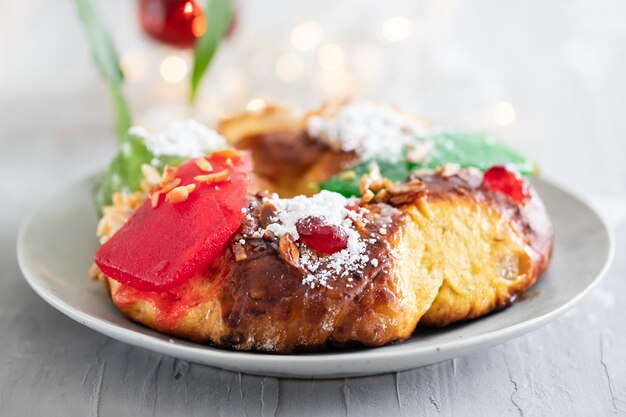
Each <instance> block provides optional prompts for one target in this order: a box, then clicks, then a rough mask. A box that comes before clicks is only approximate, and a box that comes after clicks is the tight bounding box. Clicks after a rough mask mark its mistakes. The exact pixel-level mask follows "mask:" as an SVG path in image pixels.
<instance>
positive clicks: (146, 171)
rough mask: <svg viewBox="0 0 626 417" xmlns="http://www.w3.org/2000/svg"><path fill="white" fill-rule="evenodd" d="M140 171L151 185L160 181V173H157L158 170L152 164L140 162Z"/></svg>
mask: <svg viewBox="0 0 626 417" xmlns="http://www.w3.org/2000/svg"><path fill="white" fill-rule="evenodd" d="M141 173H142V174H143V177H144V178H145V179H146V181H148V182H149V183H150V184H151V185H154V184H158V183H159V182H161V174H159V171H157V170H156V168H155V167H153V166H152V165H148V164H142V165H141Z"/></svg>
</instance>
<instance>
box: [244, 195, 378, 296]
mask: <svg viewBox="0 0 626 417" xmlns="http://www.w3.org/2000/svg"><path fill="white" fill-rule="evenodd" d="M271 201H272V202H273V203H274V204H275V205H276V207H277V209H278V210H277V212H276V215H275V216H274V218H272V219H271V221H272V223H270V224H269V225H267V226H266V228H265V229H259V230H257V231H255V232H254V233H253V235H252V237H261V236H264V235H265V234H266V233H267V232H270V233H272V234H273V235H274V236H276V237H278V238H280V237H281V236H283V235H285V234H287V233H289V234H290V235H291V236H292V237H293V239H294V240H295V241H297V240H298V238H299V234H298V230H297V227H296V224H297V223H298V221H299V220H301V219H303V218H306V217H309V216H316V217H320V218H322V219H323V220H324V223H326V224H328V225H332V226H336V227H338V228H340V229H341V231H342V232H344V233H345V234H346V236H347V237H348V240H347V246H346V248H345V249H342V250H340V251H338V252H335V253H333V254H331V255H321V254H319V253H317V252H316V251H314V250H312V249H311V248H309V247H308V246H307V245H306V244H304V243H301V242H297V246H298V249H299V251H300V266H301V267H302V268H303V269H304V271H305V273H306V275H305V277H304V279H303V281H302V283H303V284H305V285H308V286H310V287H311V288H315V287H316V286H318V285H319V286H324V287H327V288H332V282H333V281H334V280H335V279H337V278H340V277H345V276H348V275H350V274H353V273H358V272H360V271H362V270H363V268H364V267H365V266H366V265H367V263H368V262H369V257H368V256H367V255H366V249H367V244H366V242H365V241H363V240H362V239H361V236H360V235H359V232H358V231H357V230H356V229H355V227H354V221H357V220H358V221H360V222H363V221H365V219H364V218H363V217H362V216H363V214H364V213H365V211H366V209H364V208H359V209H357V210H355V209H352V208H348V206H349V205H354V204H355V203H356V201H357V200H355V199H348V198H345V197H344V196H342V195H341V194H338V193H334V192H330V191H321V192H320V193H318V194H315V195H314V196H312V197H305V196H297V197H294V198H280V197H278V196H277V195H276V194H274V195H272V197H271Z"/></svg>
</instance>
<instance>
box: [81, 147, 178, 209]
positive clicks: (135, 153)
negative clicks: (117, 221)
mask: <svg viewBox="0 0 626 417" xmlns="http://www.w3.org/2000/svg"><path fill="white" fill-rule="evenodd" d="M188 159H189V158H187V157H183V156H177V155H159V156H154V154H153V153H152V152H151V151H150V150H149V149H148V147H147V146H146V144H145V143H144V141H143V139H141V138H138V137H135V136H128V138H127V139H126V140H124V143H122V146H121V147H120V150H119V152H118V153H117V155H116V156H115V158H114V159H113V161H111V164H110V165H109V167H108V168H107V170H106V171H104V172H103V173H102V174H101V175H100V177H99V178H98V179H97V180H96V184H95V186H94V190H93V193H94V201H95V204H96V208H97V209H98V212H99V213H100V212H101V210H102V207H103V206H106V205H108V204H111V202H112V196H113V193H116V192H125V193H132V192H135V191H139V190H140V189H141V181H142V180H143V173H142V172H141V166H142V165H143V164H151V165H152V166H154V167H155V168H156V169H157V170H158V171H163V168H164V167H165V165H169V166H178V165H181V164H182V163H183V162H185V161H187V160H188Z"/></svg>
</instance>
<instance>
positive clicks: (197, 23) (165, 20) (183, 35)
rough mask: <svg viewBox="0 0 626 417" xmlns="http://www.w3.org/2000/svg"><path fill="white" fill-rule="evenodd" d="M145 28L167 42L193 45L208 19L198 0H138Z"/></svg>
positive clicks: (141, 20) (185, 45)
mask: <svg viewBox="0 0 626 417" xmlns="http://www.w3.org/2000/svg"><path fill="white" fill-rule="evenodd" d="M139 21H140V23H141V27H142V28H143V30H144V32H146V33H147V34H148V35H150V36H151V37H152V38H154V39H156V40H158V41H160V42H163V43H166V44H168V45H172V46H176V47H180V48H190V47H192V46H193V45H194V44H195V42H196V40H197V39H198V38H199V37H201V36H202V35H203V34H204V32H205V31H206V19H205V17H204V13H203V12H202V9H201V8H200V6H199V5H198V4H197V3H196V1H195V0H139Z"/></svg>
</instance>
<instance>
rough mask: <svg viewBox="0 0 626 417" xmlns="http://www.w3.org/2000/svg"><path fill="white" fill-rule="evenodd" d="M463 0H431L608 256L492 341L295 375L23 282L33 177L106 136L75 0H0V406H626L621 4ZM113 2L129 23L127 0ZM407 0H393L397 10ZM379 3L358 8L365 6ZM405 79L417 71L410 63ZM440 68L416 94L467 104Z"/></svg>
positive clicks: (360, 411) (314, 409) (60, 173)
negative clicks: (576, 296) (545, 320)
mask: <svg viewBox="0 0 626 417" xmlns="http://www.w3.org/2000/svg"><path fill="white" fill-rule="evenodd" d="M242 3H245V4H246V6H245V7H246V9H245V10H248V14H247V15H246V14H245V13H244V16H243V21H244V27H245V25H246V24H248V27H251V28H254V27H255V22H254V19H252V18H251V17H250V15H251V14H252V15H253V16H261V17H263V16H265V17H266V18H267V19H269V17H268V16H275V11H274V12H272V11H271V10H272V8H274V10H276V8H278V0H276V1H267V2H262V1H260V0H257V1H249V2H247V3H246V2H242ZM294 3H295V4H298V2H294ZM426 3H427V5H429V6H432V4H431V3H432V2H426ZM471 3H472V5H471V6H465V7H461V6H459V5H458V4H456V2H454V1H445V2H438V3H437V4H438V6H437V7H439V9H437V10H439V12H440V13H441V10H440V9H442V8H443V9H444V10H445V8H446V7H448V8H450V7H457V8H458V10H456V11H455V13H453V14H454V17H455V19H453V23H454V28H455V29H454V30H453V31H452V32H451V33H452V35H450V34H449V36H452V38H453V39H454V40H455V42H456V46H457V47H458V48H461V49H462V50H463V51H464V53H465V54H466V55H467V56H470V57H472V62H473V64H474V67H475V68H479V69H480V70H481V71H483V72H484V74H487V75H488V77H487V78H489V77H495V78H497V79H498V83H499V84H498V85H499V86H500V89H501V91H505V92H506V94H504V96H505V98H507V99H508V100H510V101H511V102H513V103H514V104H515V106H516V109H517V114H518V118H517V121H516V122H515V123H514V124H513V125H511V126H510V127H508V128H499V129H500V130H499V131H500V133H501V134H502V135H504V136H505V137H507V139H509V140H510V141H512V142H514V143H515V144H516V145H517V146H519V147H521V148H523V149H524V150H525V151H526V152H528V153H529V154H531V155H533V156H535V157H536V158H537V159H538V160H539V162H540V163H541V165H542V166H543V167H544V175H545V176H547V177H549V178H551V179H555V180H556V181H557V182H560V183H562V184H565V185H567V186H568V187H569V188H572V189H576V190H578V191H579V192H581V193H584V194H587V195H588V197H589V198H590V199H591V200H592V202H594V203H595V205H596V206H598V207H599V209H600V210H601V211H602V212H604V214H605V215H606V216H607V218H608V219H609V222H610V223H611V225H612V227H613V228H614V230H615V232H616V236H617V256H616V261H615V263H614V265H613V266H612V267H611V269H610V271H609V273H608V275H607V276H606V277H605V279H604V280H603V281H602V283H601V284H600V285H599V287H598V288H597V289H596V290H595V291H594V292H593V293H592V294H591V295H590V296H588V297H587V298H586V299H585V300H584V301H583V302H582V303H581V304H580V305H579V306H577V307H576V308H575V309H574V310H572V311H570V312H569V313H567V314H566V315H565V316H563V317H562V318H560V319H558V320H557V321H555V322H553V323H552V324H550V325H548V326H546V327H545V328H543V329H541V330H538V331H536V332H534V333H531V334H529V335H526V336H523V337H519V338H517V339H515V340H512V341H510V342H507V343H505V344H503V345H500V346H497V347H495V348H492V349H488V350H485V351H482V352H480V353H475V354H473V355H470V356H466V357H462V358H458V359H454V360H451V361H446V362H443V363H439V364H436V365H432V366H428V367H424V368H420V369H416V370H413V371H408V372H401V373H398V374H390V375H382V376H376V377H368V378H359V379H345V380H332V381H296V380H286V379H276V378H262V377H255V376H248V375H242V374H237V373H231V372H226V371H222V370H219V369H213V368H209V367H205V366H200V365H195V364H191V363H187V362H184V361H180V360H175V359H172V358H169V357H165V356H162V355H159V354H156V353H152V352H149V351H146V350H143V349H139V348H134V347H131V346H129V345H126V344H123V343H120V342H117V341H114V340H112V339H109V338H107V337H105V336H102V335H100V334H98V333H95V332H93V331H91V330H89V329H87V328H85V327H83V326H81V325H80V324H78V323H76V322H74V321H72V320H70V319H69V318H67V317H65V316H63V315H62V314H61V313H59V312H57V311H56V310H54V309H53V308H52V307H50V306H48V305H47V304H46V303H45V302H44V301H42V300H41V299H39V298H38V297H37V296H36V295H35V293H34V292H33V291H32V290H31V289H30V288H29V287H28V285H27V284H26V282H25V281H24V279H23V277H22V275H21V273H20V271H19V269H18V266H17V262H16V259H15V236H16V233H17V229H18V225H19V223H20V221H21V219H22V217H23V215H24V213H25V212H26V211H27V210H28V209H29V208H30V207H31V206H32V205H33V204H34V203H35V202H36V201H37V200H38V199H39V198H40V196H41V194H42V193H43V192H48V191H50V190H53V189H56V188H59V187H61V186H63V184H65V183H66V182H68V181H70V180H73V179H78V178H81V177H82V176H84V175H86V174H88V173H91V172H93V171H94V170H96V169H99V168H101V167H102V166H104V164H105V163H106V161H107V160H108V159H109V158H110V157H111V154H112V152H113V150H114V144H113V141H112V140H111V137H110V134H109V130H110V119H109V114H110V113H109V109H108V107H107V104H108V103H107V102H106V100H105V96H104V93H103V91H102V89H101V87H100V84H99V83H98V80H97V78H96V76H95V75H94V74H93V71H92V70H91V67H90V66H89V62H88V58H87V51H86V49H85V45H84V43H83V41H82V38H81V36H80V34H81V33H80V31H79V28H78V27H77V25H76V23H75V15H74V12H73V10H72V8H71V7H70V6H71V4H70V3H69V2H44V1H43V0H40V1H33V2H20V1H7V0H0V177H1V178H3V180H2V182H0V195H2V197H3V204H2V208H1V209H0V352H1V354H2V359H0V416H64V417H65V416H120V415H133V416H144V415H146V416H148V415H152V416H154V415H159V416H160V415H163V416H165V415H167V416H171V415H186V416H192V415H194V416H195V415H210V416H213V415H220V416H230V415H248V416H255V415H263V416H269V415H279V416H297V415H314V416H334V415H351V416H369V415H372V416H380V415H389V416H391V415H459V416H464V415H480V416H503V415H520V416H523V415H526V416H535V415H546V416H555V415H567V416H604V415H614V414H619V415H626V310H625V309H624V305H625V304H626V258H625V257H624V251H625V250H626V163H624V161H625V159H626V146H625V135H626V117H624V110H625V109H626V75H624V74H626V71H624V70H625V69H626V55H625V53H624V50H625V49H624V45H626V29H625V28H626V26H624V24H623V22H624V20H626V19H625V18H626V7H625V5H624V4H623V3H620V2H618V1H601V2H591V1H588V2H586V1H581V2H576V3H575V4H573V3H571V2H568V1H555V2H550V3H549V4H544V3H545V2H541V1H531V2H524V5H520V4H518V2H514V1H506V2H503V1H486V0H481V1H477V2H471ZM100 4H101V5H104V4H106V2H100ZM109 4H110V5H111V6H110V7H111V8H112V9H113V10H114V11H121V13H122V17H123V18H124V19H126V20H127V21H129V20H130V18H129V13H128V12H127V11H126V12H125V11H124V10H126V9H127V7H126V6H127V4H128V3H124V2H122V1H121V0H117V1H112V2H110V3H109ZM261 4H265V5H266V7H267V9H269V12H265V14H263V13H262V11H263V10H265V9H264V8H263V7H262V5H261ZM329 4H330V3H329V2H320V5H319V8H320V9H324V5H326V6H328V5H329ZM409 4H412V3H411V2H409V1H395V2H390V4H389V7H390V8H392V9H393V11H391V12H390V13H391V14H392V15H393V14H394V13H403V10H407V9H411V6H409ZM107 5H108V4H107ZM300 6H301V7H302V8H304V7H305V6H304V3H301V4H300ZM289 7H290V8H289V9H286V10H284V12H285V16H284V17H281V18H280V19H283V20H284V21H285V22H286V23H284V26H283V27H284V28H287V27H288V25H290V24H292V21H294V20H296V19H300V17H301V16H300V15H299V14H298V12H297V10H298V7H299V6H294V5H291V6H289ZM306 7H307V10H308V9H309V8H311V6H310V5H308V6H306ZM432 7H435V6H432ZM107 10H108V9H107ZM245 10H244V12H245ZM324 10H325V9H324ZM411 10H413V9H411ZM109 12H110V11H109ZM253 12H254V13H253ZM256 12H258V13H260V15H257V14H256ZM110 13H111V12H110ZM124 13H126V14H124ZM307 13H308V12H307ZM368 13H369V14H368ZM375 14H376V12H374V11H369V12H368V11H363V15H362V16H360V17H359V20H361V21H365V22H367V21H368V20H367V19H368V17H367V16H370V15H375ZM246 16H247V17H246ZM281 16H282V15H281ZM315 17H316V18H318V19H320V21H325V19H326V18H327V16H326V15H324V14H323V13H322V12H319V13H317V14H316V15H315ZM267 19H266V20H267ZM276 19H277V21H278V23H277V27H278V28H279V29H275V31H276V32H280V34H281V36H283V37H284V35H285V33H284V30H283V31H282V32H281V30H280V27H281V26H280V24H281V23H280V22H282V21H283V20H280V19H279V18H278V17H276ZM371 19H374V18H373V17H371ZM257 20H261V23H258V22H257V23H256V25H257V26H256V27H257V28H258V27H261V28H266V29H267V27H268V24H267V22H264V21H263V19H261V18H259V19H257ZM329 20H332V19H329ZM350 27H351V28H352V26H350ZM355 27H356V26H355ZM285 30H286V29H285ZM350 30H352V29H350ZM494 33H496V34H497V36H494ZM268 36H269V35H268ZM276 36H278V35H276ZM485 45H489V46H490V47H489V48H485ZM415 59H418V57H416V58H415ZM231 64H232V63H231ZM220 65H221V64H220ZM224 65H226V64H224ZM468 71H469V70H468ZM481 73H482V72H481ZM400 76H401V77H404V78H403V82H404V83H405V84H404V85H408V86H412V84H410V83H411V80H410V79H409V78H407V77H408V75H407V74H406V73H405V72H404V71H402V72H401V74H400ZM441 77H443V79H439V80H436V79H433V80H431V81H433V85H435V86H436V88H435V87H433V90H428V89H425V88H424V87H423V86H422V87H421V88H418V89H416V90H414V92H418V93H420V94H422V93H423V94H424V95H423V96H427V93H428V94H430V95H433V94H435V93H437V92H441V94H444V93H446V89H447V90H450V89H452V90H455V92H453V93H452V94H453V95H454V94H457V96H458V97H459V102H460V103H465V104H463V105H460V104H458V103H457V104H455V106H450V107H454V108H455V109H456V111H458V112H459V114H472V109H473V103H472V101H471V99H470V100H468V98H467V97H464V94H468V91H467V90H462V88H461V89H460V90H461V92H459V88H457V87H459V85H452V86H451V84H450V77H453V76H452V75H448V76H446V75H445V74H443V75H441ZM446 77H448V78H446ZM300 87H301V88H303V89H304V87H303V86H300ZM446 87H447V88H446ZM390 88H391V92H389V91H387V90H385V92H382V90H380V91H379V90H373V91H367V94H369V95H377V94H379V95H380V96H387V98H388V97H389V96H390V95H391V96H393V94H395V93H394V91H395V92H396V93H397V94H398V97H400V98H399V99H398V101H399V102H400V104H402V103H406V102H408V101H410V97H408V98H407V97H406V96H402V94H403V91H402V85H400V86H398V85H395V87H394V86H392V87H390ZM393 88H395V90H393ZM426 90H428V91H426ZM303 94H304V93H303ZM447 94H451V93H450V91H447ZM435 95H436V94H435ZM463 100H465V101H463ZM429 103H430V102H429V101H428V100H425V102H424V103H423V104H424V107H425V108H428V106H426V104H429ZM455 103H456V102H455ZM434 107H435V108H437V107H436V106H434ZM446 108H447V107H446V106H445V105H443V104H442V105H441V107H439V108H438V109H439V110H434V111H433V112H432V113H431V114H429V116H431V117H434V118H439V119H440V120H443V121H451V122H457V121H461V122H462V121H463V120H464V119H462V117H456V116H450V117H447V116H446V115H447V114H448V113H446V110H445V109H446ZM450 111H452V110H450ZM426 112H427V113H428V111H426Z"/></svg>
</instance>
